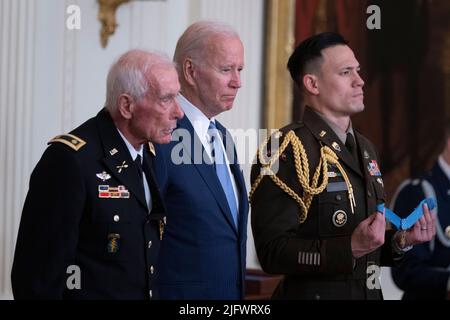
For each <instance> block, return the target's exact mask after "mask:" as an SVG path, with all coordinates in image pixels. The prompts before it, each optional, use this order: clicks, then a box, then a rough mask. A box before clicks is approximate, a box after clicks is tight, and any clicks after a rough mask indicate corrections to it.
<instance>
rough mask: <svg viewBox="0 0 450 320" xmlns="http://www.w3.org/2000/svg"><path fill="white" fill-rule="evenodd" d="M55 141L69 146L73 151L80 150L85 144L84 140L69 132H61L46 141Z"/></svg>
mask: <svg viewBox="0 0 450 320" xmlns="http://www.w3.org/2000/svg"><path fill="white" fill-rule="evenodd" d="M55 142H60V143H64V144H65V145H67V146H69V147H71V148H72V149H73V150H75V151H78V150H80V149H81V148H82V147H83V146H84V145H85V144H86V141H84V140H83V139H81V138H79V137H77V136H75V135H73V134H69V133H68V134H61V135H59V136H56V137H54V138H53V139H52V140H50V141H49V142H48V144H51V143H55Z"/></svg>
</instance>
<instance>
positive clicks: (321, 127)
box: [304, 107, 363, 177]
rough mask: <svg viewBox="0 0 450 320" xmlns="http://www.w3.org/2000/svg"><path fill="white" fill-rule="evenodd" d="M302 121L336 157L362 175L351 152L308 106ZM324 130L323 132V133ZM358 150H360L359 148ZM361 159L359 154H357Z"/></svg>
mask: <svg viewBox="0 0 450 320" xmlns="http://www.w3.org/2000/svg"><path fill="white" fill-rule="evenodd" d="M304 123H305V125H306V126H307V127H308V128H309V129H310V130H311V132H312V133H313V135H314V136H315V137H316V139H318V140H319V141H321V142H323V143H324V144H325V145H327V146H328V147H330V148H331V150H333V151H334V152H335V153H336V155H337V156H338V158H339V159H340V160H341V161H342V162H343V163H345V165H346V166H347V167H349V168H350V169H351V170H353V171H354V172H355V173H356V174H358V175H360V176H361V177H362V176H363V173H362V172H361V169H360V168H359V165H358V162H357V161H356V159H354V158H353V156H352V154H351V153H350V152H349V151H348V150H347V147H346V146H345V145H344V144H343V143H342V142H341V140H340V139H339V138H338V136H337V135H336V134H335V133H334V131H333V130H332V129H331V128H330V127H329V126H328V125H327V124H326V122H325V121H323V120H322V119H321V118H320V116H319V115H317V114H316V113H315V112H314V111H312V110H310V108H308V107H306V109H305V113H304ZM323 132H325V134H323ZM359 152H360V150H359ZM358 156H359V157H360V159H361V155H360V154H358Z"/></svg>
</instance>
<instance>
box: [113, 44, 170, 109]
mask: <svg viewBox="0 0 450 320" xmlns="http://www.w3.org/2000/svg"><path fill="white" fill-rule="evenodd" d="M160 64H163V65H172V66H175V64H174V62H172V61H171V60H170V59H169V58H168V57H167V56H165V55H163V54H160V53H153V52H148V51H144V50H138V49H134V50H130V51H127V52H125V53H124V54H123V55H121V56H120V57H119V59H117V61H116V62H114V64H113V65H112V66H111V68H110V69H109V72H108V78H107V81H106V102H105V106H106V108H107V109H108V111H109V112H110V113H111V114H112V113H114V112H116V109H117V103H118V98H119V96H120V95H121V94H124V93H126V94H129V95H130V96H131V97H132V98H133V99H135V100H139V99H141V98H143V97H144V96H145V95H146V94H147V91H148V90H149V89H150V88H149V79H148V77H147V74H148V72H149V71H150V69H151V68H152V67H153V66H154V65H160Z"/></svg>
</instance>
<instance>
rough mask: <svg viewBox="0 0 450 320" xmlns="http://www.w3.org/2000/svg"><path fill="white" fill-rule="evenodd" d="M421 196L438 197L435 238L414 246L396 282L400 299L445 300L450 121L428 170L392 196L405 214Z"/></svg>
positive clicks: (449, 268) (395, 273)
mask: <svg viewBox="0 0 450 320" xmlns="http://www.w3.org/2000/svg"><path fill="white" fill-rule="evenodd" d="M424 197H433V198H435V199H436V200H437V208H436V211H437V219H436V237H435V238H434V239H433V240H431V241H430V242H426V243H423V244H421V245H417V246H415V247H414V248H413V249H412V250H411V251H409V252H408V253H407V254H406V255H405V258H404V259H403V261H402V263H401V264H400V265H399V266H398V268H394V269H392V277H393V279H394V281H395V283H396V284H397V285H398V286H399V287H400V288H401V289H402V290H404V291H405V292H404V295H403V299H406V300H408V299H446V298H448V294H449V292H450V124H448V125H447V128H446V136H445V146H444V149H443V151H442V153H441V155H440V156H439V158H438V160H437V162H436V163H435V165H434V166H433V168H432V169H431V171H430V172H428V173H426V174H425V175H423V176H422V177H420V178H418V179H413V180H407V181H405V182H404V183H403V184H402V185H401V186H400V187H399V189H398V191H397V196H396V197H394V199H393V204H392V207H393V208H394V211H395V212H397V213H398V214H399V215H408V214H409V212H411V211H412V210H413V209H414V206H415V205H416V204H417V202H418V201H420V200H421V199H423V198H424Z"/></svg>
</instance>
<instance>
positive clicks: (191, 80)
mask: <svg viewBox="0 0 450 320" xmlns="http://www.w3.org/2000/svg"><path fill="white" fill-rule="evenodd" d="M195 72H196V70H195V65H194V63H193V62H192V59H191V58H186V59H185V60H184V62H183V76H184V79H185V80H186V82H187V83H188V84H189V85H191V86H193V85H194V84H195Z"/></svg>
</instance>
